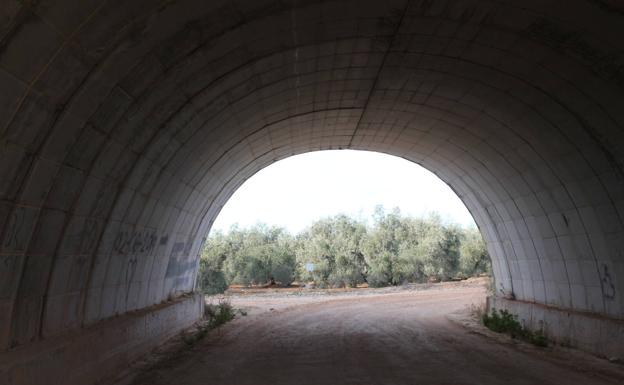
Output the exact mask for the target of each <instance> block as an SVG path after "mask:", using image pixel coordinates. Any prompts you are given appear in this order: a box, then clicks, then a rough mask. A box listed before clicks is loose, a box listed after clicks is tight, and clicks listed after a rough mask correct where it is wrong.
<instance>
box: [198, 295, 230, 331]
mask: <svg viewBox="0 0 624 385" xmlns="http://www.w3.org/2000/svg"><path fill="white" fill-rule="evenodd" d="M235 316H236V311H235V310H234V308H233V307H232V304H231V303H230V302H228V301H220V302H219V303H218V304H216V305H213V304H206V306H205V307H204V317H205V318H207V319H208V328H209V329H214V328H216V327H219V326H221V325H223V324H224V323H226V322H229V321H231V320H233V319H234V317H235Z"/></svg>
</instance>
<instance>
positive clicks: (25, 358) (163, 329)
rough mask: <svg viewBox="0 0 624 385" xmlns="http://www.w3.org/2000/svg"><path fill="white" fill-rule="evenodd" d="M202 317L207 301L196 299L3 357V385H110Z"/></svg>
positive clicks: (125, 317) (186, 298) (0, 359)
mask: <svg viewBox="0 0 624 385" xmlns="http://www.w3.org/2000/svg"><path fill="white" fill-rule="evenodd" d="M202 314H203V296H202V295H199V294H192V295H188V296H184V297H181V298H178V299H176V300H173V301H171V302H167V303H163V304H160V305H158V306H155V307H152V308H148V309H143V310H140V311H137V312H133V313H129V314H124V315H121V316H119V317H115V318H113V319H110V320H106V321H103V322H100V323H98V324H95V325H92V326H90V327H87V328H85V329H82V330H80V331H77V332H73V333H70V334H65V335H62V336H58V337H53V338H50V339H46V340H43V341H39V342H36V343H31V344H27V345H24V346H20V347H17V348H15V349H12V350H10V351H6V352H2V353H0V385H18V384H19V385H31V384H32V385H35V384H36V385H45V384H72V385H87V384H96V383H97V384H102V383H106V381H107V380H112V379H114V378H116V377H117V376H118V375H119V373H121V372H122V370H124V369H126V368H127V367H128V365H129V364H130V363H131V362H133V361H135V360H137V359H138V358H140V357H141V356H142V355H144V354H146V353H148V352H149V351H151V350H152V349H153V348H155V347H157V346H158V345H161V344H162V343H163V342H164V341H165V340H167V339H169V338H171V337H173V336H174V335H176V334H177V333H179V332H180V331H182V330H183V329H185V328H188V327H189V326H191V325H193V324H194V323H195V322H197V321H198V320H199V319H200V318H201V316H202Z"/></svg>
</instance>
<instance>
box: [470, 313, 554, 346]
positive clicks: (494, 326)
mask: <svg viewBox="0 0 624 385" xmlns="http://www.w3.org/2000/svg"><path fill="white" fill-rule="evenodd" d="M482 321H483V325H485V326H486V327H487V328H488V329H490V330H492V331H494V332H496V333H505V334H509V335H510V336H511V338H518V339H521V340H524V341H528V342H530V343H532V344H533V345H536V346H541V347H546V346H548V340H547V338H546V336H545V335H544V333H543V331H541V330H539V331H536V332H534V331H532V330H530V329H527V328H525V327H524V326H522V325H521V324H520V322H518V317H517V316H516V315H513V314H511V313H510V312H509V311H507V310H504V309H503V310H498V311H497V310H496V309H494V308H492V312H491V313H490V314H487V313H485V314H483V318H482Z"/></svg>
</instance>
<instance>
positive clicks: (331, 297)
mask: <svg viewBox="0 0 624 385" xmlns="http://www.w3.org/2000/svg"><path fill="white" fill-rule="evenodd" d="M228 297H229V299H230V300H231V302H232V304H233V305H234V306H235V307H237V308H243V309H246V311H247V316H242V315H239V316H237V318H236V319H235V320H234V321H232V322H230V323H228V324H226V325H224V326H222V327H220V328H219V329H217V330H214V331H212V332H211V333H210V334H209V335H208V336H207V337H206V338H205V339H203V340H201V341H200V342H198V343H197V344H196V345H195V346H194V347H193V348H191V349H187V350H186V351H184V352H183V353H182V354H177V355H176V356H175V357H173V358H172V357H169V358H168V359H166V360H160V361H158V362H157V363H156V364H153V363H152V365H151V367H150V368H149V369H147V370H146V369H143V370H142V371H141V373H140V374H138V376H135V377H134V382H133V383H134V384H135V385H148V384H149V385H159V384H179V385H195V384H198V385H199V384H202V385H208V384H215V385H243V384H254V385H269V384H270V385H282V384H297V385H307V384H309V385H323V384H336V385H347V384H369V385H370V384H435V385H443V384H455V385H457V384H480V385H488V384H509V385H511V384H544V385H546V384H565V385H575V384H578V385H592V384H624V368H623V366H622V365H619V364H615V363H611V362H608V361H607V360H603V359H599V358H596V357H593V356H590V355H587V354H584V353H581V352H578V351H575V350H571V349H563V348H559V347H557V348H545V349H544V348H538V347H534V346H531V345H528V344H525V343H520V342H517V341H513V340H511V339H509V338H508V337H505V336H501V335H497V334H495V333H491V332H489V331H488V330H486V329H484V328H483V327H481V326H480V325H478V324H477V323H476V322H474V321H471V317H470V307H471V305H473V304H474V305H481V304H482V303H483V301H484V298H485V287H484V285H483V284H482V282H472V283H451V284H436V285H421V286H409V287H404V288H392V289H362V290H355V291H330V292H326V291H320V290H315V291H306V290H290V291H288V290H286V291H285V290H281V291H280V290H268V291H265V292H262V291H252V292H249V293H238V294H236V295H230V296H228ZM211 300H213V301H216V300H218V298H214V297H213V298H211Z"/></svg>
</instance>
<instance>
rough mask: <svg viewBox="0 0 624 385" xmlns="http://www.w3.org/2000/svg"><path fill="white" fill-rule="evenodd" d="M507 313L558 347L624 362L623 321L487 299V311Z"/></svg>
mask: <svg viewBox="0 0 624 385" xmlns="http://www.w3.org/2000/svg"><path fill="white" fill-rule="evenodd" d="M493 308H496V309H499V310H503V309H505V310H507V311H509V312H510V313H512V314H514V315H517V316H518V321H520V323H521V324H522V325H523V326H525V327H527V328H529V329H531V330H534V331H538V330H542V331H543V332H544V334H545V335H546V336H547V338H548V339H549V340H551V341H554V342H555V343H558V344H561V345H564V346H571V347H574V348H577V349H580V350H584V351H586V352H589V353H592V354H596V355H599V356H603V357H607V358H619V359H622V358H624V345H623V344H622V341H624V320H617V319H612V318H608V317H604V316H601V315H596V314H590V313H581V312H575V311H571V310H563V309H558V308H555V307H551V306H546V305H541V304H536V303H530V302H523V301H516V300H509V299H506V298H501V297H488V299H487V311H488V313H489V312H491V310H492V309H493Z"/></svg>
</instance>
